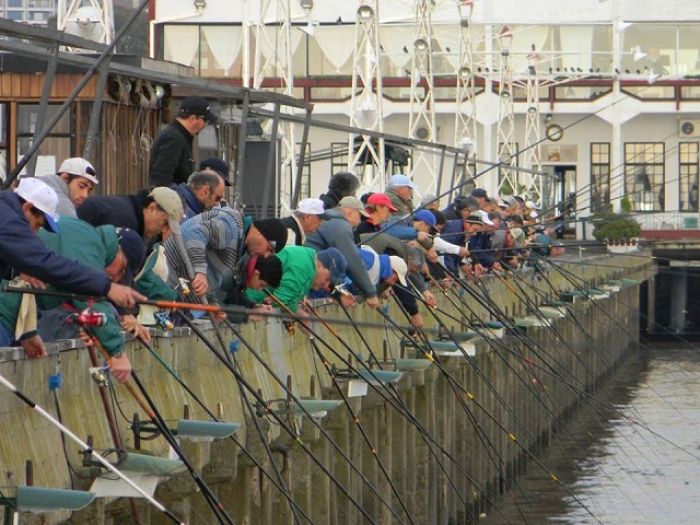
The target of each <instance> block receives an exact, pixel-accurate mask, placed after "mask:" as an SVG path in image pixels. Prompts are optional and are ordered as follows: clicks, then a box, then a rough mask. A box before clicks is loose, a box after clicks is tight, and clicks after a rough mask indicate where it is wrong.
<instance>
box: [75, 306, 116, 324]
mask: <svg viewBox="0 0 700 525" xmlns="http://www.w3.org/2000/svg"><path fill="white" fill-rule="evenodd" d="M68 320H69V321H70V322H72V323H76V324H77V325H78V326H81V327H84V328H97V327H100V326H104V325H105V324H107V315H106V314H104V313H103V312H96V311H95V310H93V309H92V306H88V307H87V308H86V309H85V310H83V311H82V312H78V313H75V314H71V315H69V316H68Z"/></svg>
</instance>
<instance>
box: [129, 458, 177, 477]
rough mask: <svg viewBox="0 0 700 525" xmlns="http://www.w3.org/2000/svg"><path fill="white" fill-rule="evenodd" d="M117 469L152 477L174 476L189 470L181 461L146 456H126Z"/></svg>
mask: <svg viewBox="0 0 700 525" xmlns="http://www.w3.org/2000/svg"><path fill="white" fill-rule="evenodd" d="M117 467H119V469H120V470H124V471H128V472H139V473H142V474H150V475H152V476H173V475H175V474H180V473H182V472H184V471H185V470H187V467H185V464H184V463H183V462H182V461H180V460H179V459H168V458H161V457H158V456H146V455H145V454H134V453H132V452H128V453H126V454H124V455H123V456H122V457H121V458H120V460H119V463H117Z"/></svg>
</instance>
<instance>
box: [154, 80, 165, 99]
mask: <svg viewBox="0 0 700 525" xmlns="http://www.w3.org/2000/svg"><path fill="white" fill-rule="evenodd" d="M154 92H155V94H156V98H157V99H158V100H160V99H161V98H163V95H165V88H164V87H163V86H161V85H160V84H158V85H156V87H155V89H154Z"/></svg>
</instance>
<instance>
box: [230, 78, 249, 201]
mask: <svg viewBox="0 0 700 525" xmlns="http://www.w3.org/2000/svg"><path fill="white" fill-rule="evenodd" d="M249 109H250V91H248V90H247V89H246V90H245V91H244V92H243V107H242V108H241V127H240V128H239V133H240V135H239V136H238V157H237V160H236V171H235V177H236V182H235V184H236V195H235V196H234V204H235V207H236V208H238V209H241V210H242V207H243V200H242V199H243V171H244V169H243V168H244V163H245V145H246V139H247V136H248V110H249Z"/></svg>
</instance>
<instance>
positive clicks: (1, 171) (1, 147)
mask: <svg viewBox="0 0 700 525" xmlns="http://www.w3.org/2000/svg"><path fill="white" fill-rule="evenodd" d="M8 115H9V113H8V107H7V104H5V103H3V104H0V181H3V182H4V181H5V179H6V177H7V170H8V165H7V162H8V155H7V120H8Z"/></svg>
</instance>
